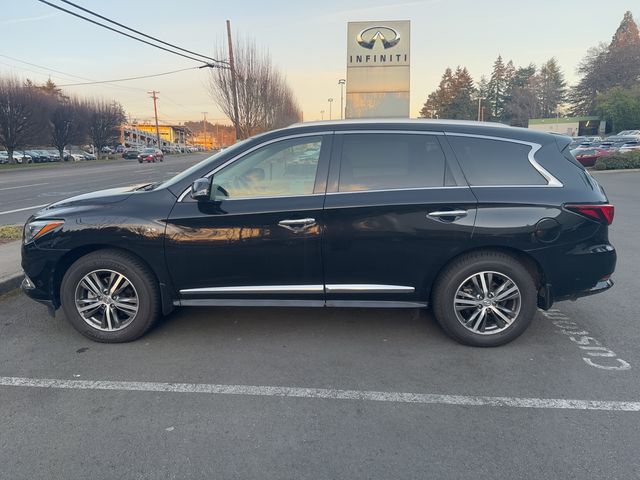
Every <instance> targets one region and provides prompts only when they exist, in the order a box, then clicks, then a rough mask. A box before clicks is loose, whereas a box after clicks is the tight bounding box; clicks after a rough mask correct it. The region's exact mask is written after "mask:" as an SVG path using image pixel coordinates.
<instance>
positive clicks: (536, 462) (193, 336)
mask: <svg viewBox="0 0 640 480" xmlns="http://www.w3.org/2000/svg"><path fill="white" fill-rule="evenodd" d="M598 179H599V181H601V182H602V184H603V185H604V186H605V188H606V189H607V193H608V195H609V196H610V199H611V200H612V202H613V203H614V204H615V205H616V209H617V211H616V220H615V222H614V224H613V226H612V228H611V237H612V242H613V244H614V245H615V246H616V248H617V249H618V254H619V265H618V268H617V271H616V275H615V277H614V278H615V280H616V286H615V287H614V288H613V289H611V290H610V291H608V292H606V293H604V294H601V295H598V296H594V297H590V298H584V299H581V300H580V301H578V302H576V303H572V302H563V303H558V304H557V305H556V306H555V307H554V310H553V311H552V312H550V313H547V314H546V315H544V314H542V313H539V314H538V315H537V316H536V318H535V320H534V322H533V323H532V325H531V327H530V328H529V330H528V331H527V332H526V333H525V334H524V335H522V336H521V337H520V338H518V339H517V340H516V341H514V342H512V343H510V344H507V345H505V346H503V347H500V348H495V349H478V348H469V347H464V346H461V345H459V344H457V343H455V342H453V341H452V340H450V339H449V338H448V337H446V336H445V335H444V334H443V333H442V331H441V330H440V328H439V327H438V326H437V324H436V323H435V321H434V320H433V318H432V316H431V314H430V313H424V312H422V313H421V312H418V311H416V310H367V309H354V310H346V309H297V308H293V309H276V308H269V309H265V308H260V309H254V308H216V309H204V308H202V309H200V308H198V309H182V310H178V311H176V312H174V313H173V314H172V315H170V316H169V317H167V318H166V319H164V320H163V321H162V322H161V323H160V324H159V325H158V326H157V327H156V328H154V329H153V330H152V331H151V332H150V333H149V334H148V335H146V336H145V337H143V338H142V339H141V340H139V341H137V342H134V343H130V344H120V345H103V344H98V343H92V342H90V341H88V340H87V339H85V338H84V337H81V336H80V335H79V334H77V333H76V332H75V331H74V330H73V329H72V327H71V326H70V325H68V324H67V322H66V321H65V319H64V317H63V315H62V313H61V312H58V314H57V316H56V317H55V318H54V319H51V318H50V317H48V315H47V313H46V309H45V308H44V307H41V306H39V305H37V304H35V303H33V302H31V301H30V300H28V299H27V298H25V297H24V296H23V295H21V294H19V293H14V294H11V295H9V296H6V297H4V298H2V299H0V318H1V321H0V365H2V367H1V368H0V377H2V378H0V385H2V386H0V398H1V399H2V402H1V403H0V418H2V420H1V423H2V426H1V427H0V432H1V433H0V446H1V449H0V462H1V463H2V465H3V468H2V470H3V475H6V477H7V478H12V479H15V478H38V477H43V476H46V477H49V478H185V477H189V476H194V477H199V478H222V477H224V478H227V477H230V478H256V477H259V478H314V479H315V478H456V479H459V478H474V479H484V478H486V479H489V478H550V479H551V478H616V479H624V478H637V471H638V469H640V461H639V460H638V458H637V452H636V450H637V448H636V447H637V445H638V443H639V442H640V433H638V428H637V425H638V418H639V417H638V415H639V414H640V413H639V412H638V410H640V378H639V373H638V372H639V371H640V370H639V369H640V353H639V352H638V347H637V346H638V344H639V342H640V330H639V329H638V327H637V322H638V318H639V313H640V309H639V308H638V307H637V304H636V303H635V301H634V292H636V291H637V290H638V288H640V280H638V278H637V271H638V270H640V259H638V256H637V255H635V250H636V240H635V239H636V238H637V236H638V233H640V213H639V212H638V211H637V205H638V203H639V200H640V194H639V193H638V192H637V188H636V185H637V184H638V183H639V182H640V173H623V174H619V173H607V174H598ZM585 338H586V340H585ZM613 367H617V368H613ZM51 379H54V380H59V381H58V382H56V381H50V380H51ZM93 382H100V383H93ZM0 476H2V475H0Z"/></svg>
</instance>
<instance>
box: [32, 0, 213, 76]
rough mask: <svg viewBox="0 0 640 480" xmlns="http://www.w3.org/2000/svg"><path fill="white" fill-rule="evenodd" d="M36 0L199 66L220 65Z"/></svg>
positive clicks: (40, 0)
mask: <svg viewBox="0 0 640 480" xmlns="http://www.w3.org/2000/svg"><path fill="white" fill-rule="evenodd" d="M38 1H39V2H40V3H44V4H46V5H49V6H50V7H53V8H55V9H57V10H60V11H62V12H65V13H68V14H69V15H73V16H74V17H78V18H81V19H83V20H86V21H87V22H90V23H93V24H94V25H98V26H99V27H102V28H106V29H107V30H111V31H112V32H115V33H119V34H120V35H124V36H125V37H129V38H131V39H133V40H137V41H138V42H142V43H146V44H147V45H151V46H152V47H155V48H159V49H160V50H164V51H165V52H169V53H173V54H174V55H179V56H181V57H184V58H188V59H189V60H194V61H196V62H200V63H203V64H204V65H203V66H202V67H201V68H204V67H216V66H217V67H220V66H219V65H215V64H213V63H209V62H207V61H205V60H202V59H199V58H195V57H192V56H190V55H185V54H184V53H180V52H176V51H175V50H170V49H168V48H166V47H163V46H160V45H156V44H155V43H151V42H148V41H146V40H143V39H142V38H138V37H134V36H133V35H130V34H128V33H126V32H122V31H120V30H118V29H115V28H113V27H110V26H109V25H105V24H103V23H100V22H96V21H95V20H92V19H90V18H87V17H85V16H83V15H80V14H79V13H76V12H72V11H71V10H67V9H66V8H62V7H60V6H58V5H55V4H53V3H51V2H48V1H47V0H38ZM216 61H217V60H216Z"/></svg>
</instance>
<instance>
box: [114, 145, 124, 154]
mask: <svg viewBox="0 0 640 480" xmlns="http://www.w3.org/2000/svg"><path fill="white" fill-rule="evenodd" d="M124 150H125V146H124V145H117V146H116V153H123V152H124Z"/></svg>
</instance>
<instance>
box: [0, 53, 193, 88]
mask: <svg viewBox="0 0 640 480" xmlns="http://www.w3.org/2000/svg"><path fill="white" fill-rule="evenodd" d="M0 57H3V58H8V59H9V60H13V61H14V62H20V63H24V64H25V65H30V66H32V67H36V68H40V69H42V70H46V72H47V74H48V75H49V76H50V77H53V78H59V79H60V80H62V81H67V82H68V81H69V80H68V79H66V78H62V77H59V76H57V75H51V73H50V72H56V73H59V74H60V75H64V76H65V77H70V78H79V79H80V80H87V81H89V82H97V80H94V79H93V78H87V77H81V76H79V75H74V74H72V73H67V72H63V71H61V70H56V69H55V68H50V67H46V66H44V65H38V64H37V63H31V62H27V61H25V60H20V59H19V58H15V57H10V56H9V55H4V54H1V53H0ZM4 65H8V66H10V67H14V68H20V69H22V70H25V71H28V72H33V73H37V74H39V75H42V72H37V71H35V70H31V69H29V68H24V67H19V66H17V65H9V64H4ZM197 68H199V67H197ZM69 85H71V84H69ZM107 86H108V87H112V88H120V89H125V90H143V91H145V90H144V89H143V88H137V87H127V86H124V85H107Z"/></svg>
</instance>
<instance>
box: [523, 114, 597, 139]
mask: <svg viewBox="0 0 640 480" xmlns="http://www.w3.org/2000/svg"><path fill="white" fill-rule="evenodd" d="M606 126H607V122H605V121H604V120H600V117H558V118H530V119H529V128H530V129H532V130H541V131H543V132H553V133H559V134H561V135H569V136H570V137H578V136H584V135H586V136H590V135H604V134H605V130H606Z"/></svg>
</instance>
